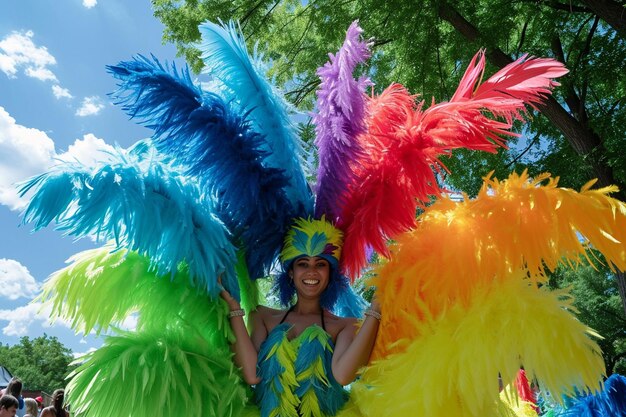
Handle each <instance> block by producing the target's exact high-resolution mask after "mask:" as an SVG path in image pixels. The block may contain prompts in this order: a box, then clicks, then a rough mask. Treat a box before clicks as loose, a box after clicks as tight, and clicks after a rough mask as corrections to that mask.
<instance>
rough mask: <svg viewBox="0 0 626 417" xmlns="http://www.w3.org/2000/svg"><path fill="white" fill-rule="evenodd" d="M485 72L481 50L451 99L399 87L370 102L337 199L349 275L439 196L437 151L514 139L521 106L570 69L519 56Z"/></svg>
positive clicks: (489, 147)
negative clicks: (353, 167)
mask: <svg viewBox="0 0 626 417" xmlns="http://www.w3.org/2000/svg"><path fill="white" fill-rule="evenodd" d="M483 72H484V56H483V54H482V52H480V53H479V54H478V55H477V56H476V57H475V58H474V59H473V60H472V62H471V63H470V66H469V68H468V70H467V72H466V74H465V75H464V77H463V79H462V80H461V82H460V85H459V88H458V90H457V92H456V93H455V95H454V96H453V98H452V100H450V101H449V102H445V103H440V104H437V105H433V106H431V107H430V108H428V109H427V110H422V106H423V103H420V104H419V105H418V104H415V103H414V101H413V97H412V96H411V95H410V94H409V93H408V91H406V89H404V87H402V86H400V85H397V84H395V85H392V86H390V87H389V88H388V89H387V90H386V91H385V92H383V93H382V94H381V95H380V96H379V97H374V98H372V100H371V101H370V103H369V107H368V109H369V115H368V119H367V129H368V130H367V134H366V135H364V136H363V137H362V140H363V142H364V145H363V146H364V148H365V155H366V156H367V157H366V158H363V159H360V160H358V161H357V163H356V164H357V165H358V167H359V170H358V172H357V175H356V179H355V181H354V182H353V183H352V184H351V185H350V186H349V188H348V191H347V192H346V194H345V195H344V198H343V199H342V200H341V201H342V202H343V201H345V204H344V205H343V207H342V215H341V223H340V226H341V228H342V230H344V232H345V235H346V239H345V246H344V250H343V258H344V268H345V269H346V271H347V272H349V273H350V275H351V276H355V275H357V274H358V273H359V271H360V269H361V268H362V267H363V266H364V265H365V262H366V259H365V254H364V250H365V247H367V246H371V247H373V248H374V250H376V251H377V252H379V253H381V254H383V255H385V256H387V255H388V249H387V247H386V241H387V239H393V238H394V237H395V236H396V235H398V234H399V233H402V232H404V231H406V230H409V229H411V228H412V227H413V226H414V225H415V212H416V208H417V207H418V206H423V205H424V204H425V203H426V202H428V201H429V198H430V197H432V196H438V195H440V194H441V191H442V190H441V188H440V186H439V184H438V180H437V173H439V172H440V171H441V170H445V166H444V165H443V163H442V162H441V160H440V157H441V156H442V155H449V154H450V152H451V151H452V150H453V149H458V148H466V149H473V150H481V151H487V152H495V151H496V150H497V148H498V147H501V146H505V141H504V139H503V138H502V137H501V135H502V136H516V134H515V133H513V132H511V131H510V129H511V127H512V124H513V121H514V120H522V118H523V115H524V112H525V105H527V104H530V105H532V104H533V103H537V102H538V101H540V100H541V98H542V97H543V96H545V95H546V94H549V90H550V87H551V86H553V85H555V83H554V81H552V80H551V77H556V76H560V75H563V74H565V73H566V72H567V70H566V69H565V68H564V67H563V65H562V64H560V63H558V62H556V61H554V60H551V59H539V58H531V59H526V58H522V59H520V60H518V61H516V62H514V63H512V64H510V65H508V66H507V67H505V68H504V69H503V70H501V71H500V72H498V73H496V74H495V75H494V76H493V77H491V78H489V80H487V81H486V82H485V83H484V84H480V85H479V82H480V80H481V78H482V75H483ZM392 106H397V107H396V108H392ZM433 170H434V171H433ZM369 225H377V227H370V226H369Z"/></svg>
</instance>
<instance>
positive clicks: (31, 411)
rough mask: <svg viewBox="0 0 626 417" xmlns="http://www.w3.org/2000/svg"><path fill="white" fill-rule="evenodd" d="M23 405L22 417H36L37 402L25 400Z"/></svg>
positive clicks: (29, 399) (31, 399)
mask: <svg viewBox="0 0 626 417" xmlns="http://www.w3.org/2000/svg"><path fill="white" fill-rule="evenodd" d="M24 405H25V406H26V414H24V417H38V416H39V408H38V407H37V401H35V400H34V399H33V398H25V399H24Z"/></svg>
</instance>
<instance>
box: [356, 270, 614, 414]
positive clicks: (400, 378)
mask: <svg viewBox="0 0 626 417" xmlns="http://www.w3.org/2000/svg"><path fill="white" fill-rule="evenodd" d="M513 275H514V276H513V277H511V278H512V279H509V280H506V281H494V282H487V283H485V284H484V285H479V286H476V287H475V288H474V291H473V292H472V294H471V296H470V298H469V300H468V302H467V303H465V304H463V303H456V304H454V305H452V306H449V307H448V308H447V310H446V311H445V312H443V313H442V314H441V315H439V316H437V317H434V316H432V317H429V318H426V319H422V320H418V319H417V318H414V317H412V316H411V315H410V312H407V314H406V315H405V322H407V323H406V325H407V326H414V327H415V331H414V334H417V335H419V336H416V337H414V338H413V339H405V340H402V341H400V342H401V343H403V344H404V346H405V349H404V350H403V352H402V353H398V354H395V355H390V356H388V357H386V358H384V359H381V360H379V361H376V362H374V363H372V364H371V365H370V366H369V367H368V368H367V369H366V370H365V372H364V373H363V375H362V378H361V379H360V380H359V381H357V382H355V383H354V384H353V386H352V395H354V396H355V399H354V400H355V402H356V403H358V404H359V406H360V407H362V408H363V409H365V410H367V411H368V415H372V416H376V415H386V416H394V417H395V416H407V415H417V416H431V417H437V416H451V415H452V416H480V417H488V416H493V417H496V416H499V411H498V410H499V408H500V406H498V402H499V396H498V380H497V376H498V373H501V375H502V379H503V380H513V379H514V378H515V375H516V374H517V371H518V370H519V367H520V365H522V364H523V366H524V368H525V369H526V371H527V372H528V373H529V374H530V375H533V377H534V378H536V379H537V380H538V383H539V384H540V385H541V386H543V387H545V388H546V389H547V390H549V391H550V392H551V393H553V394H554V395H555V396H558V395H560V394H570V395H571V394H572V393H573V392H574V387H576V386H579V387H581V386H582V387H585V386H586V387H588V388H589V389H592V390H597V389H599V388H600V383H601V380H602V376H603V373H604V363H603V360H602V356H601V353H600V348H599V347H598V345H597V344H596V343H595V342H594V341H593V340H592V339H591V337H597V334H595V332H593V331H592V330H591V329H589V328H588V327H586V326H585V325H584V324H582V323H581V322H579V321H578V320H577V319H576V318H575V317H574V316H573V315H572V314H571V311H572V299H571V297H570V296H569V294H568V293H567V291H566V290H559V291H549V290H548V289H547V287H545V286H544V287H543V288H541V289H539V288H537V286H536V285H535V284H533V283H532V282H530V281H529V280H527V279H524V277H525V272H524V271H522V270H518V271H516V272H515V273H514V274H513ZM409 278H410V276H407V279H409ZM384 312H385V311H384ZM383 317H384V316H383ZM382 328H384V324H383V326H381V329H382ZM590 336H591V337H590ZM511 397H512V399H513V401H514V402H517V396H516V392H515V390H512V391H511Z"/></svg>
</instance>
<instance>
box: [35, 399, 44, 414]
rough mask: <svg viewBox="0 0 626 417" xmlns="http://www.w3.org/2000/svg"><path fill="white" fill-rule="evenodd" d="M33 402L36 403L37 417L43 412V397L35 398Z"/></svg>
mask: <svg viewBox="0 0 626 417" xmlns="http://www.w3.org/2000/svg"><path fill="white" fill-rule="evenodd" d="M35 401H37V416H39V415H40V414H41V411H42V410H43V397H42V396H41V395H40V396H39V397H35Z"/></svg>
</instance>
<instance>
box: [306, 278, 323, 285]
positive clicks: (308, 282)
mask: <svg viewBox="0 0 626 417" xmlns="http://www.w3.org/2000/svg"><path fill="white" fill-rule="evenodd" d="M302 282H304V283H305V284H308V285H315V284H318V283H319V282H320V281H319V280H317V279H305V280H303V281H302Z"/></svg>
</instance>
